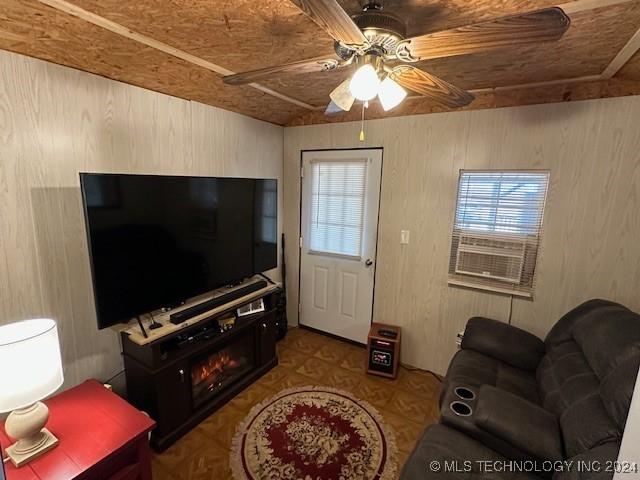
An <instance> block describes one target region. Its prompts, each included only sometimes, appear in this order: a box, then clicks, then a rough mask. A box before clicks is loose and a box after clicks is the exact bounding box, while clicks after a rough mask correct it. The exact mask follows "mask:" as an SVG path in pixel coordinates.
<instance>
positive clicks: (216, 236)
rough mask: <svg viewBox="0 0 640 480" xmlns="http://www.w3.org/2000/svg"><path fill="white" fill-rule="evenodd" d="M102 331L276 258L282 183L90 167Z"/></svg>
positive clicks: (87, 195) (85, 190)
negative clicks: (121, 172)
mask: <svg viewBox="0 0 640 480" xmlns="http://www.w3.org/2000/svg"><path fill="white" fill-rule="evenodd" d="M80 184H81V187H82V197H83V202H84V209H85V218H86V227H87V236H88V241H89V252H90V259H91V269H92V275H93V290H94V295H95V302H96V312H97V316H98V327H99V328H105V327H108V326H110V325H113V324H116V323H119V322H125V321H128V320H130V319H131V318H133V317H135V316H137V315H141V314H143V313H146V312H149V311H153V310H156V309H158V308H162V307H171V306H175V305H177V304H179V303H181V302H183V301H184V300H186V299H188V298H190V297H194V296H197V295H200V294H203V293H206V292H208V291H210V290H213V289H215V288H218V287H221V286H223V285H227V284H230V283H233V282H236V281H239V280H242V279H243V278H245V277H248V276H250V275H253V274H255V273H259V272H264V271H265V270H269V269H271V268H275V267H276V263H277V228H278V227H277V225H278V220H277V212H278V208H277V198H278V192H277V188H278V187H277V180H274V179H249V178H213V177H178V176H154V175H119V174H94V173H81V174H80Z"/></svg>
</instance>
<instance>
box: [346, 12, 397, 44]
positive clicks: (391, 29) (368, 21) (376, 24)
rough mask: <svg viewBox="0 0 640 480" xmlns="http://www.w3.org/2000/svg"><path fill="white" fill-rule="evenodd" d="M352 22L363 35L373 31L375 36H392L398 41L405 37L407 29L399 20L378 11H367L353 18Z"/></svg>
mask: <svg viewBox="0 0 640 480" xmlns="http://www.w3.org/2000/svg"><path fill="white" fill-rule="evenodd" d="M353 21H354V22H355V24H356V25H357V26H358V28H360V30H362V31H363V32H364V33H365V35H366V34H367V33H368V31H370V30H373V31H374V34H375V35H381V34H387V35H393V36H395V37H397V39H398V40H401V39H403V38H404V37H405V36H406V35H407V27H406V26H405V24H404V22H403V21H402V20H401V19H399V18H398V17H396V16H395V15H391V14H388V13H384V12H382V11H380V10H367V11H364V12H362V13H359V14H357V15H355V16H354V17H353Z"/></svg>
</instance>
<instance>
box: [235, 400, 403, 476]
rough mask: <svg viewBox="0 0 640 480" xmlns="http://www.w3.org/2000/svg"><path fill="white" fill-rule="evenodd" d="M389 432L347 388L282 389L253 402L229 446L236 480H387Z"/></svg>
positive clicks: (391, 447)
mask: <svg viewBox="0 0 640 480" xmlns="http://www.w3.org/2000/svg"><path fill="white" fill-rule="evenodd" d="M396 458H397V452H396V445H395V440H394V434H393V432H392V431H391V430H390V428H389V427H387V426H385V425H384V423H383V422H382V417H381V415H380V414H379V413H378V412H377V411H376V410H375V408H373V407H372V406H370V405H369V404H367V403H366V402H362V401H360V400H358V399H356V398H354V397H353V396H352V395H351V394H350V393H348V392H345V391H341V390H335V389H331V388H325V387H301V388H294V389H289V390H284V391H282V392H280V393H279V394H278V395H276V396H274V397H272V398H270V399H268V400H266V401H264V402H262V403H261V404H259V405H256V406H255V407H253V409H252V410H251V412H249V415H248V416H247V418H246V419H245V420H244V421H243V422H242V423H241V424H240V425H239V426H238V429H237V431H236V435H235V437H234V440H233V446H232V448H231V468H232V470H233V476H234V478H235V479H236V480H263V479H273V480H275V479H296V480H298V479H299V480H338V479H343V480H351V479H361V480H374V479H375V480H391V479H394V478H396V476H397V461H396Z"/></svg>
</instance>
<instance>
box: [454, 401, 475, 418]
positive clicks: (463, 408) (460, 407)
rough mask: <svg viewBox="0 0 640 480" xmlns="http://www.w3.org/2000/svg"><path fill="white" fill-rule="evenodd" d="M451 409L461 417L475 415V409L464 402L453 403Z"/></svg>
mask: <svg viewBox="0 0 640 480" xmlns="http://www.w3.org/2000/svg"><path fill="white" fill-rule="evenodd" d="M449 408H450V409H451V411H452V412H453V413H455V414H456V415H458V416H459V417H468V416H470V415H471V414H472V413H473V409H472V408H471V407H470V406H469V405H467V404H466V403H463V402H459V401H458V400H456V401H455V402H451V404H450V405H449Z"/></svg>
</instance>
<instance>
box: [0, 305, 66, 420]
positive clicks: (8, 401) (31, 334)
mask: <svg viewBox="0 0 640 480" xmlns="http://www.w3.org/2000/svg"><path fill="white" fill-rule="evenodd" d="M0 365H2V379H0V412H9V411H11V410H16V409H18V408H23V407H26V406H28V405H31V404H33V403H35V402H37V401H38V400H42V399H43V398H45V397H47V396H48V395H51V394H52V393H53V392H55V391H56V390H57V389H58V388H60V386H61V385H62V382H63V380H64V377H63V375H62V359H61V358H60V343H59V341H58V327H57V325H56V322H55V321H54V320H51V319H49V318H38V319H34V320H25V321H22V322H16V323H10V324H8V325H2V326H0Z"/></svg>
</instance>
